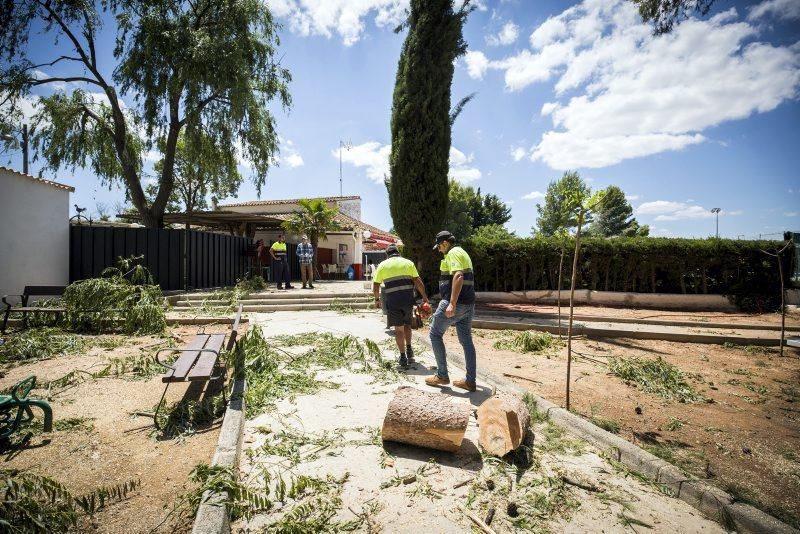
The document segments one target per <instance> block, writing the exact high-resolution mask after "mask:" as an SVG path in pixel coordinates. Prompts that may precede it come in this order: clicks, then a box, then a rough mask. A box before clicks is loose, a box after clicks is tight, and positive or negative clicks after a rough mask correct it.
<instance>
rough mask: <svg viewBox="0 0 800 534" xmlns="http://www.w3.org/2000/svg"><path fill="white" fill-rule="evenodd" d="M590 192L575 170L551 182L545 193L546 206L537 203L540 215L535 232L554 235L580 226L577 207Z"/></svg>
mask: <svg viewBox="0 0 800 534" xmlns="http://www.w3.org/2000/svg"><path fill="white" fill-rule="evenodd" d="M589 193H590V189H589V186H588V185H586V182H584V181H583V178H581V177H580V175H579V174H578V173H577V172H574V171H569V172H565V173H564V175H563V176H562V177H561V178H559V179H558V180H554V181H552V182H550V184H549V185H548V186H547V192H546V193H545V195H544V206H542V205H541V204H536V211H537V212H538V213H539V216H538V217H537V218H536V228H534V229H533V230H534V233H535V234H538V235H542V236H553V235H555V234H556V233H558V232H559V231H561V230H569V229H571V228H574V227H576V226H578V218H577V213H576V209H577V208H578V206H579V205H580V204H581V203H582V201H583V200H584V199H585V198H588V197H589Z"/></svg>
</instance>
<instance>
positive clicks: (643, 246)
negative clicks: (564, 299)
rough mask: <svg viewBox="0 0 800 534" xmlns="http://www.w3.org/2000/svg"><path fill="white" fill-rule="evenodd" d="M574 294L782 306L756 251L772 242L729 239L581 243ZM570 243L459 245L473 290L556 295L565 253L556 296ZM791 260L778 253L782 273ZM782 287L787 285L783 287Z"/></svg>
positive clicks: (769, 263)
mask: <svg viewBox="0 0 800 534" xmlns="http://www.w3.org/2000/svg"><path fill="white" fill-rule="evenodd" d="M581 243H582V245H581V256H580V261H579V262H578V265H579V270H578V280H577V285H576V288H577V289H590V290H595V291H631V292H640V293H644V292H651V293H679V294H721V295H727V296H728V297H729V298H730V299H731V301H732V302H734V303H735V304H736V305H738V306H740V307H741V308H742V309H745V310H748V311H758V312H764V311H769V310H775V309H777V308H778V307H779V306H780V285H781V284H780V279H779V277H778V268H777V265H776V263H775V260H774V259H773V258H771V257H769V256H767V255H765V254H764V253H763V252H761V250H762V249H772V248H774V247H775V245H776V243H775V242H773V241H736V240H731V239H667V238H649V237H648V238H642V237H639V238H636V237H628V238H626V237H619V238H613V239H608V238H600V237H587V238H586V239H581ZM574 244H575V242H574V240H572V239H568V240H567V241H566V242H563V243H562V242H560V241H559V240H558V239H556V238H545V237H534V238H512V239H504V240H486V239H481V238H479V237H478V238H475V237H473V238H472V239H469V240H467V241H466V242H464V244H463V247H464V249H465V250H466V251H467V252H468V253H469V254H470V256H471V257H472V262H473V266H474V269H475V285H476V289H477V290H478V291H522V290H536V289H544V290H555V289H558V263H559V254H560V248H559V247H560V246H562V245H563V246H565V247H566V254H565V258H564V276H563V280H562V284H563V287H562V289H567V288H568V287H569V282H570V270H571V267H570V266H571V265H572V254H573V251H574V249H575V246H574ZM792 256H793V254H792V253H786V254H784V262H785V263H784V269H783V271H784V273H786V276H787V282H788V276H789V273H791V272H792V270H791V262H792ZM787 285H788V284H787Z"/></svg>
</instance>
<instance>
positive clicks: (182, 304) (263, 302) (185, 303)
mask: <svg viewBox="0 0 800 534" xmlns="http://www.w3.org/2000/svg"><path fill="white" fill-rule="evenodd" d="M241 302H242V304H244V305H245V306H268V305H288V304H331V303H334V302H338V303H344V304H361V303H365V302H372V298H370V297H369V296H364V297H352V298H311V297H307V298H295V299H265V298H261V299H242V300H241ZM227 304H228V302H227V301H224V300H205V301H202V300H200V301H191V300H179V301H178V302H176V303H175V304H174V306H175V307H176V308H191V307H197V306H201V305H203V306H226V305H227Z"/></svg>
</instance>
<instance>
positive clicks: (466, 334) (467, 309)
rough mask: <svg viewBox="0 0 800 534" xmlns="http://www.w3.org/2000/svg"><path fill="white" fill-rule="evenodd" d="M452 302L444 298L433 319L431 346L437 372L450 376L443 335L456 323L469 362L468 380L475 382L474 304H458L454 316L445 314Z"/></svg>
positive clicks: (457, 332) (460, 341) (445, 376)
mask: <svg viewBox="0 0 800 534" xmlns="http://www.w3.org/2000/svg"><path fill="white" fill-rule="evenodd" d="M449 304H450V302H448V301H446V300H443V301H441V302H440V303H439V307H438V308H436V312H435V313H434V314H433V320H432V321H431V346H432V347H433V354H434V356H436V367H437V370H436V374H437V375H439V377H440V378H449V376H448V374H447V351H446V350H445V348H444V340H443V339H442V336H443V335H444V333H445V332H447V329H448V328H450V326H451V325H456V334H458V341H459V343H461V347H462V348H463V349H464V361H465V362H466V364H467V382H471V383H473V384H474V383H475V345H474V344H473V343H472V316H473V315H475V305H474V304H456V310H455V311H456V313H455V315H454V316H453V317H447V316H445V314H444V312H445V310H446V309H447V306H448V305H449Z"/></svg>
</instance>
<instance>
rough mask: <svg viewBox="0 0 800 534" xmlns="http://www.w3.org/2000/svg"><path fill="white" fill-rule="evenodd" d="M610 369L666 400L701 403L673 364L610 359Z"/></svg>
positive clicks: (661, 361) (700, 399)
mask: <svg viewBox="0 0 800 534" xmlns="http://www.w3.org/2000/svg"><path fill="white" fill-rule="evenodd" d="M608 369H609V371H611V373H612V374H614V375H616V376H618V377H620V378H621V379H623V380H625V381H626V382H630V383H633V384H636V385H638V386H639V387H641V388H642V390H643V391H647V392H648V393H656V394H658V395H661V397H662V398H664V399H665V400H677V401H679V402H701V401H703V400H704V399H703V396H702V395H700V394H699V393H697V392H696V391H695V390H694V388H692V386H691V385H689V384H688V383H687V382H686V380H684V377H683V373H681V370H680V369H678V368H677V367H675V366H674V365H672V364H671V363H669V362H667V361H665V360H663V359H662V358H660V357H659V358H657V359H655V360H648V359H644V358H629V359H625V358H609V360H608Z"/></svg>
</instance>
